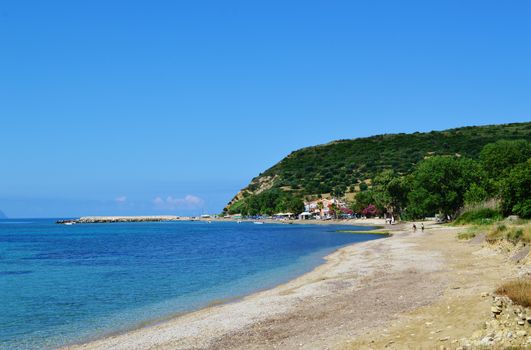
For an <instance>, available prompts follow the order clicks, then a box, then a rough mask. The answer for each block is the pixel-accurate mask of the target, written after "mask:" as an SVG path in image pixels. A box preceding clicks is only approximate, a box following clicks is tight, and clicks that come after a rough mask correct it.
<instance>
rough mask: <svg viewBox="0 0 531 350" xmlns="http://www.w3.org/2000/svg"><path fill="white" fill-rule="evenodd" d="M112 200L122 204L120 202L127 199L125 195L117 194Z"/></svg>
mask: <svg viewBox="0 0 531 350" xmlns="http://www.w3.org/2000/svg"><path fill="white" fill-rule="evenodd" d="M114 200H115V201H116V203H119V204H122V203H125V202H126V201H127V197H126V196H119V197H116V198H115V199H114Z"/></svg>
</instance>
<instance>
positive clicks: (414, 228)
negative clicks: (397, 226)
mask: <svg viewBox="0 0 531 350" xmlns="http://www.w3.org/2000/svg"><path fill="white" fill-rule="evenodd" d="M416 231H417V225H415V224H413V232H416Z"/></svg>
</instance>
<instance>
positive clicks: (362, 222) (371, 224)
mask: <svg viewBox="0 0 531 350" xmlns="http://www.w3.org/2000/svg"><path fill="white" fill-rule="evenodd" d="M172 221H185V222H186V221H199V222H200V221H212V222H236V221H237V220H233V219H224V218H220V219H210V220H209V219H195V220H190V219H179V220H172ZM262 221H263V222H264V223H266V224H299V225H300V224H308V225H330V226H334V225H338V226H339V225H344V226H360V227H362V226H366V227H368V228H371V229H368V230H365V231H360V232H359V233H363V234H375V235H382V236H384V235H385V236H387V237H385V238H389V237H392V233H391V232H389V233H388V232H385V233H382V232H374V233H372V232H371V231H378V230H381V229H382V228H384V226H389V227H390V228H394V229H395V230H394V231H396V229H398V228H401V227H402V226H403V224H395V225H393V226H391V225H385V221H384V219H350V220H322V221H321V220H291V221H290V222H284V221H279V220H262ZM135 222H145V221H143V220H142V221H135ZM242 222H245V223H252V222H253V220H242ZM85 223H97V222H95V221H93V222H85ZM385 230H389V228H385ZM344 233H346V234H357V233H358V232H357V231H346V232H344ZM382 238H384V237H382ZM378 240H380V239H378ZM376 241H377V240H376ZM371 242H373V241H364V242H359V243H350V244H347V245H346V246H342V247H339V248H336V249H334V250H333V251H332V252H330V253H328V254H326V255H324V256H322V257H321V259H322V262H321V263H320V264H318V265H317V266H315V267H313V268H312V269H311V270H309V271H308V272H305V273H303V274H302V275H299V276H296V277H294V278H292V279H290V280H288V281H286V282H283V283H281V284H278V285H275V286H273V287H269V288H265V289H259V290H256V291H254V292H252V293H251V294H246V295H240V296H234V297H231V298H228V300H222V301H217V300H214V301H212V302H210V303H209V304H207V305H206V306H204V307H201V308H199V309H196V310H191V311H185V312H177V313H174V314H171V315H168V316H166V317H162V318H159V319H154V320H149V321H146V322H142V323H140V324H138V325H137V326H134V327H132V328H130V329H127V330H123V331H116V332H111V333H109V334H106V335H104V336H101V337H99V336H96V337H94V338H93V339H89V340H88V341H85V342H80V343H72V344H67V345H65V346H63V347H60V348H59V349H64V350H66V349H72V350H74V349H92V347H91V346H92V345H96V346H99V345H97V344H99V343H102V342H104V343H105V342H106V341H108V340H111V339H116V338H119V337H124V336H128V334H130V333H134V332H138V331H143V330H148V329H150V328H153V327H157V326H159V325H164V324H166V323H168V322H172V321H176V320H178V319H181V318H184V317H187V316H193V315H194V314H202V313H208V312H210V309H215V308H219V307H223V306H225V305H231V304H234V303H239V302H242V301H245V300H246V299H251V298H260V296H261V295H262V294H267V293H271V292H274V291H275V290H277V289H282V288H287V287H288V286H289V285H290V284H292V283H296V282H297V281H298V280H299V279H306V278H311V277H312V274H315V273H318V272H319V271H320V270H322V269H325V268H326V266H327V265H328V264H329V263H330V261H331V260H333V256H335V255H337V254H340V252H341V251H342V250H343V249H346V248H349V247H353V246H361V245H364V244H366V243H371ZM102 346H103V348H106V347H107V346H108V345H106V344H102ZM97 348H99V347H97Z"/></svg>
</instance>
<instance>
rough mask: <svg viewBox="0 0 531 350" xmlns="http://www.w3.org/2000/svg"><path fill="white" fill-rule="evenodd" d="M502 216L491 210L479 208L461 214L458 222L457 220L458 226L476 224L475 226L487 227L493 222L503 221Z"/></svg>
mask: <svg viewBox="0 0 531 350" xmlns="http://www.w3.org/2000/svg"><path fill="white" fill-rule="evenodd" d="M502 219H503V216H502V214H501V213H500V212H499V211H498V210H496V209H491V208H479V209H474V210H470V211H466V212H464V213H463V214H461V215H460V216H459V217H458V218H457V220H455V224H456V225H466V224H475V225H486V224H491V223H493V222H496V221H499V220H502Z"/></svg>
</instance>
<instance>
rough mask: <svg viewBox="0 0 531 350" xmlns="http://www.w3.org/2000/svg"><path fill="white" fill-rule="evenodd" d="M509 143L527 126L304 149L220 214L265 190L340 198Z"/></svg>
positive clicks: (527, 132)
mask: <svg viewBox="0 0 531 350" xmlns="http://www.w3.org/2000/svg"><path fill="white" fill-rule="evenodd" d="M515 139H523V140H526V141H531V122H526V123H513V124H501V125H488V126H470V127H463V128H456V129H449V130H444V131H432V132H427V133H420V132H416V133H413V134H387V135H377V136H372V137H367V138H358V139H352V140H339V141H334V142H331V143H328V144H325V145H319V146H314V147H307V148H303V149H300V150H298V151H294V152H292V153H291V154H290V155H288V156H287V157H286V158H284V159H282V160H281V161H280V162H279V163H277V164H276V165H274V166H273V167H271V168H269V169H268V170H266V171H265V172H264V173H262V174H260V175H259V176H257V177H255V178H254V179H253V180H252V181H251V183H250V184H249V185H248V186H247V187H245V188H244V189H242V190H241V191H240V192H239V193H238V194H237V195H236V196H235V197H234V198H233V199H232V200H231V201H230V202H229V204H228V205H227V207H226V208H225V210H228V211H229V212H234V210H233V209H234V207H236V208H237V207H238V202H242V199H244V198H250V197H253V196H256V195H258V194H260V193H263V192H264V191H270V190H273V192H274V193H279V192H291V193H292V194H294V195H296V196H297V197H304V196H309V195H319V194H325V193H332V194H334V195H336V196H344V195H345V194H348V193H353V192H357V191H359V189H360V185H361V187H362V188H364V187H366V184H370V180H371V179H372V178H373V177H374V176H375V175H376V174H378V173H379V172H381V171H382V170H385V169H393V170H394V171H395V172H397V173H398V174H407V173H410V172H411V171H412V170H413V168H414V166H415V164H417V163H418V162H419V161H421V160H423V159H425V158H427V157H431V156H435V155H460V156H464V157H467V158H472V159H477V158H478V156H479V153H480V151H481V149H482V148H483V146H485V145H486V144H488V143H492V142H495V141H498V140H515Z"/></svg>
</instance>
